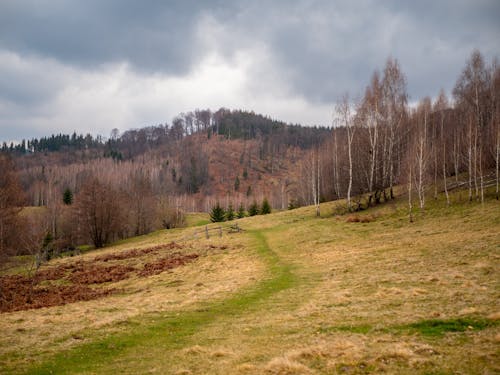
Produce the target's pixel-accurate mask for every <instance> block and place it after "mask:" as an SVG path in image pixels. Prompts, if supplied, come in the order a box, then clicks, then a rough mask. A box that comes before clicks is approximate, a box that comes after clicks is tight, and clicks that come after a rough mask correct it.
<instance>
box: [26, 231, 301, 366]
mask: <svg viewBox="0 0 500 375" xmlns="http://www.w3.org/2000/svg"><path fill="white" fill-rule="evenodd" d="M249 234H250V235H251V236H253V238H254V240H255V242H256V245H257V247H256V249H257V253H258V254H259V256H260V258H261V259H262V260H263V261H264V262H265V264H266V265H267V269H268V273H269V275H270V277H269V278H268V279H265V280H263V281H261V282H259V283H258V284H257V285H256V286H254V287H252V288H249V289H246V290H244V291H241V292H239V293H237V294H236V295H233V296H232V297H230V298H228V299H225V300H223V301H218V302H212V303H207V304H206V305H205V306H202V307H201V308H199V309H197V310H195V311H188V312H181V313H180V314H179V313H168V314H162V315H155V316H149V317H145V318H144V319H142V320H141V322H140V323H136V324H135V325H134V324H130V327H129V329H127V331H126V332H125V333H121V334H113V335H110V336H108V337H105V338H102V339H99V340H95V341H92V342H90V343H87V344H83V345H80V346H78V347H75V348H73V349H71V350H68V351H65V352H61V353H59V354H57V355H56V356H54V357H52V358H51V359H49V360H47V361H46V362H44V363H42V364H38V365H35V366H34V367H32V368H31V369H29V370H28V371H27V373H28V374H50V373H58V374H64V373H76V372H91V373H99V372H106V369H109V367H110V364H112V363H119V362H120V361H121V358H122V357H123V358H127V359H128V358H129V357H130V356H131V353H132V354H133V357H134V358H136V359H135V360H136V361H142V360H144V359H145V358H147V357H148V352H149V351H151V350H152V349H154V351H158V350H165V351H169V350H178V349H181V348H183V347H184V346H186V345H187V344H188V343H189V338H190V337H191V336H192V335H193V334H194V333H196V332H198V331H199V330H200V329H202V328H203V327H204V326H207V325H208V324H210V323H213V322H214V321H217V320H218V319H223V318H231V317H232V316H234V317H237V316H239V315H241V314H243V313H246V312H250V311H255V310H258V309H259V308H261V307H262V304H263V303H265V301H266V300H268V299H269V298H270V297H271V296H273V295H274V294H276V293H278V292H280V291H283V290H285V289H288V288H291V287H293V286H294V285H295V284H296V283H297V282H298V279H297V277H296V276H295V275H294V273H293V272H292V267H291V265H289V264H287V263H285V262H284V261H283V260H282V259H280V257H279V256H278V255H277V254H276V253H275V252H273V251H272V249H271V248H270V247H269V245H268V243H267V240H266V237H265V234H264V233H263V232H262V231H258V230H255V231H250V232H249ZM127 359H125V360H127Z"/></svg>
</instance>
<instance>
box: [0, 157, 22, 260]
mask: <svg viewBox="0 0 500 375" xmlns="http://www.w3.org/2000/svg"><path fill="white" fill-rule="evenodd" d="M0 171H1V173H2V177H1V178H0V263H1V264H3V263H4V262H3V261H4V260H5V258H7V257H8V256H10V255H14V254H15V252H16V250H17V246H18V241H19V239H20V238H21V237H22V233H21V232H20V229H21V228H20V227H21V224H20V217H19V215H18V214H19V212H20V211H21V209H22V205H23V203H24V197H23V193H22V190H21V185H20V184H19V180H18V176H17V174H16V172H15V168H14V164H13V163H12V161H11V159H10V158H9V157H8V156H6V155H0ZM2 258H3V259H2Z"/></svg>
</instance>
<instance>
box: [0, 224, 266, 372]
mask: <svg viewBox="0 0 500 375" xmlns="http://www.w3.org/2000/svg"><path fill="white" fill-rule="evenodd" d="M186 230H187V229H186ZM161 237H163V234H161ZM245 241H246V240H245V239H243V238H241V237H236V236H233V237H228V236H226V237H223V238H220V239H219V238H217V239H210V240H205V239H203V240H199V241H195V242H189V241H188V242H186V243H184V249H182V250H179V249H177V250H175V251H182V252H184V253H185V254H190V253H191V252H192V251H197V252H198V253H199V254H201V255H202V256H201V257H200V258H199V259H197V261H196V263H187V264H185V265H183V266H182V267H179V268H175V269H171V270H168V271H167V272H163V273H160V274H157V275H154V276H151V277H139V276H138V275H136V274H135V273H134V274H132V277H130V278H127V279H124V280H121V281H117V282H113V283H108V284H106V288H111V287H112V288H115V289H118V290H120V291H121V292H120V293H119V294H115V295H112V296H109V297H106V298H103V299H99V300H93V301H86V302H77V303H71V304H67V305H63V306H55V307H50V308H43V309H39V310H30V311H16V312H11V313H3V314H2V315H1V319H0V331H2V337H0V367H1V366H2V363H3V364H4V365H6V364H7V363H9V358H12V355H13V354H15V353H20V352H22V353H24V355H23V362H24V363H27V362H28V361H30V360H31V358H35V357H36V356H38V355H39V354H37V353H41V352H43V353H45V355H47V354H49V353H55V352H58V351H60V350H62V349H65V348H69V347H72V346H75V345H79V344H81V343H82V342H85V341H88V340H91V339H92V337H94V335H98V336H101V337H102V335H103V334H105V333H106V332H108V333H112V332H119V331H123V330H126V329H127V327H129V324H133V321H131V319H134V317H137V316H141V315H144V314H150V313H156V312H160V311H164V312H165V311H175V310H179V311H184V310H189V309H195V308H197V306H198V305H199V304H200V303H203V301H208V300H214V299H218V298H222V297H223V296H225V295H228V294H230V293H234V292H235V291H237V290H239V289H241V288H244V287H246V286H247V285H251V284H253V283H255V282H256V280H257V279H259V278H261V277H262V274H263V271H264V269H263V264H262V263H261V262H260V261H259V260H258V258H257V257H256V255H255V253H254V252H252V251H250V250H248V248H247V250H245V248H244V244H245ZM155 242H156V241H155ZM166 242H167V243H170V242H171V241H170V240H167V241H166ZM141 245H142V247H143V248H145V249H147V248H151V243H144V244H142V243H137V242H135V243H131V244H121V245H119V246H116V247H115V248H107V249H105V250H103V252H104V253H105V254H106V255H107V256H108V255H112V256H114V255H119V254H121V253H123V252H126V253H127V252H130V251H132V250H134V249H138V248H139V249H140V248H141ZM148 245H149V246H148ZM221 248H224V250H221ZM169 251H174V250H169ZM129 254H130V253H129ZM163 254H164V252H160V253H157V254H156V255H155V253H154V252H146V254H144V256H142V257H132V258H130V257H127V258H126V259H122V260H117V259H118V258H120V257H113V260H111V259H110V258H109V257H108V258H107V261H105V260H103V259H102V258H101V261H102V262H104V263H103V264H106V265H108V266H109V265H111V264H114V265H117V264H130V265H131V266H134V267H136V268H138V269H141V268H142V267H143V266H144V265H145V264H147V263H150V262H154V260H155V259H157V257H158V256H160V257H161V256H162V255H163ZM102 255H103V254H99V257H100V256H102ZM78 258H79V261H81V262H92V261H94V259H95V258H96V255H95V253H90V254H85V255H82V256H81V257H78ZM160 259H162V258H160ZM74 260H75V259H73V258H71V259H58V260H56V261H55V262H53V264H51V265H50V267H51V268H52V267H57V266H64V265H68V264H70V263H71V262H74ZM113 262H114V263H113ZM94 332H95V333H94ZM75 336H76V337H78V339H75V338H74V337H75ZM19 364H20V365H21V364H22V362H21V363H19Z"/></svg>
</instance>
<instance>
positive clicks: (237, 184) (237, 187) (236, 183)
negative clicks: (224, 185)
mask: <svg viewBox="0 0 500 375" xmlns="http://www.w3.org/2000/svg"><path fill="white" fill-rule="evenodd" d="M239 188H240V178H239V177H238V176H236V178H235V179H234V191H238V190H239Z"/></svg>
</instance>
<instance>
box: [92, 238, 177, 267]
mask: <svg viewBox="0 0 500 375" xmlns="http://www.w3.org/2000/svg"><path fill="white" fill-rule="evenodd" d="M182 248H183V246H181V245H179V244H177V243H175V242H170V243H169V244H167V245H159V246H154V247H148V248H146V249H133V250H128V251H122V252H120V253H114V254H105V255H99V256H96V257H95V258H94V260H95V261H96V262H108V261H110V260H123V259H129V258H137V257H140V256H142V255H145V254H149V253H152V252H159V251H160V250H173V249H182Z"/></svg>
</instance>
